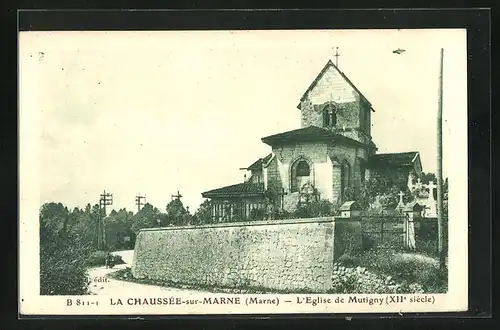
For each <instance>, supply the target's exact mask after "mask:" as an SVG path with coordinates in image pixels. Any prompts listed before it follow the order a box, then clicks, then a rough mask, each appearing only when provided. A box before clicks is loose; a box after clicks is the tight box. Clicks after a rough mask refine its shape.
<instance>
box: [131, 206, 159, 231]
mask: <svg viewBox="0 0 500 330" xmlns="http://www.w3.org/2000/svg"><path fill="white" fill-rule="evenodd" d="M158 220H160V222H161V220H162V216H161V213H160V210H159V209H157V208H156V207H154V206H153V205H151V204H149V203H146V205H144V206H143V207H142V209H140V210H139V212H137V213H136V214H135V215H134V216H133V217H132V225H131V230H132V231H133V232H134V233H137V232H138V231H139V230H140V229H143V228H154V227H158Z"/></svg>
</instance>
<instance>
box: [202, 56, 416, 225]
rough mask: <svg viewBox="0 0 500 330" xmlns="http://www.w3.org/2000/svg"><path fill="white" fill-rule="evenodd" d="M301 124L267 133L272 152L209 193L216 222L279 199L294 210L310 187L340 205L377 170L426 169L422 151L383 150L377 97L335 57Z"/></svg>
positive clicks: (309, 93)
mask: <svg viewBox="0 0 500 330" xmlns="http://www.w3.org/2000/svg"><path fill="white" fill-rule="evenodd" d="M297 108H298V110H299V111H300V115H301V127H300V128H298V129H295V130H291V131H287V132H282V133H279V134H274V135H271V136H267V137H263V138H262V142H263V143H265V144H267V145H268V146H269V147H270V148H271V151H270V153H269V154H268V155H266V156H265V157H263V158H259V159H258V160H256V161H255V162H254V163H252V164H251V165H249V166H248V167H246V168H244V169H246V170H248V171H249V172H250V175H249V177H248V179H247V180H245V182H243V183H239V184H235V185H231V186H227V187H222V188H218V189H213V190H210V191H206V192H204V193H202V196H203V197H204V198H210V199H211V200H212V216H213V217H214V219H215V221H229V220H231V221H238V220H247V219H250V218H252V215H253V214H256V213H259V212H265V211H266V210H265V208H266V207H268V206H269V205H272V206H273V207H275V208H281V209H285V210H287V211H289V209H290V208H293V207H294V206H295V205H296V203H297V202H298V198H299V195H300V193H301V191H302V190H303V189H312V190H313V191H314V193H315V194H316V195H317V197H318V198H319V199H326V200H329V201H331V202H333V203H334V204H337V205H340V203H342V202H343V196H344V193H345V192H346V189H348V188H349V189H351V190H352V191H354V192H356V191H359V189H360V188H361V187H362V185H363V183H364V182H365V181H366V180H368V179H369V178H370V176H371V175H384V174H383V173H384V172H386V171H402V172H403V173H404V174H405V175H406V176H407V177H408V182H409V183H410V182H411V181H412V180H413V178H414V177H416V176H418V175H419V174H420V173H421V171H422V166H421V162H420V156H419V153H418V152H406V153H395V154H377V153H376V151H377V147H376V145H375V143H374V142H373V141H372V136H371V126H372V125H371V116H372V113H374V112H375V110H374V109H373V107H372V105H371V103H370V102H369V101H368V99H367V98H366V97H365V96H364V95H363V94H362V93H361V91H359V90H358V88H356V86H355V85H354V84H353V83H352V82H351V81H350V80H349V78H348V77H347V76H346V75H345V74H344V73H343V72H342V71H340V70H339V68H338V67H337V66H336V65H335V64H333V62H332V61H328V62H327V63H326V65H325V66H324V67H323V69H322V70H321V72H320V73H319V74H318V76H317V77H316V79H314V81H313V82H312V83H311V85H310V86H309V88H308V89H307V90H306V91H305V92H304V94H303V95H302V97H301V99H300V102H299V104H298V106H297Z"/></svg>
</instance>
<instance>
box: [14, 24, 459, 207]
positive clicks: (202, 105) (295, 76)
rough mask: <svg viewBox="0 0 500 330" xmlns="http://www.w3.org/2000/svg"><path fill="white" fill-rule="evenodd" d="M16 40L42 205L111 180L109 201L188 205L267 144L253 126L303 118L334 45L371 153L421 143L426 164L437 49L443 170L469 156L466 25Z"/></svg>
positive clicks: (26, 155) (432, 164)
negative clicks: (354, 92)
mask: <svg viewBox="0 0 500 330" xmlns="http://www.w3.org/2000/svg"><path fill="white" fill-rule="evenodd" d="M19 45H20V46H19V59H20V66H19V75H20V95H19V98H20V144H21V147H20V148H21V149H20V150H21V153H20V157H21V158H20V163H21V168H22V169H24V170H21V181H22V180H23V179H24V181H25V182H30V186H31V187H34V189H36V190H37V195H36V196H37V198H39V201H40V204H42V203H45V202H51V201H55V202H62V203H63V204H65V205H67V206H68V207H70V208H73V207H75V206H78V207H83V206H84V205H86V204H87V203H91V204H96V203H98V200H99V194H101V193H102V192H103V191H104V190H106V191H107V192H110V193H112V194H113V206H112V208H114V209H120V208H123V207H125V208H127V209H128V210H136V209H137V206H135V202H134V201H135V196H136V195H137V194H139V193H140V194H141V195H146V201H147V202H149V203H151V204H153V205H154V206H156V207H158V208H159V209H161V210H163V211H164V210H165V206H166V204H167V203H168V202H169V201H170V200H171V195H172V194H175V193H176V192H177V191H180V193H181V195H182V196H183V197H182V201H183V203H184V204H185V205H187V206H189V207H190V210H191V211H194V210H196V208H197V207H198V206H199V204H200V203H201V202H202V201H203V198H202V197H201V193H202V192H203V191H207V190H210V189H215V188H219V187H222V186H225V185H230V184H235V183H240V182H243V175H244V174H245V172H244V171H242V170H240V168H242V167H246V166H248V165H250V164H251V163H253V162H254V161H255V160H257V159H258V158H260V157H264V156H266V155H267V154H268V153H269V152H270V151H271V150H270V147H269V146H267V145H266V144H264V143H262V142H261V140H260V139H261V138H262V137H265V136H268V135H272V134H276V133H280V132H284V131H288V130H292V129H296V128H300V112H299V110H298V109H297V108H296V106H297V104H298V102H299V99H300V97H301V96H302V94H303V92H304V91H305V90H306V89H307V87H308V86H309V85H310V83H311V82H312V80H313V79H314V78H315V77H316V75H317V74H318V73H319V72H320V70H321V69H322V68H323V66H324V65H325V64H326V62H327V61H328V60H329V59H332V60H334V57H333V54H334V53H335V47H339V53H340V56H339V59H338V61H339V62H338V64H339V68H340V70H342V71H343V72H344V73H345V74H346V75H347V76H348V77H349V78H350V80H351V81H352V82H353V83H354V84H355V85H356V86H357V87H358V89H360V90H361V91H362V93H363V94H364V95H365V96H366V97H367V98H368V100H369V101H370V102H371V103H372V105H373V108H374V109H375V112H374V113H372V125H373V126H372V137H373V140H374V142H375V143H376V145H377V147H378V148H379V150H378V152H379V153H385V152H404V151H419V152H420V154H421V159H422V165H423V170H424V172H435V171H436V154H437V153H436V141H437V135H436V127H437V119H436V118H437V117H436V116H437V109H438V77H439V59H440V57H439V56H440V48H444V70H443V73H444V75H443V81H444V90H443V153H444V154H443V155H444V163H443V166H444V168H443V170H444V176H450V182H452V179H451V177H452V176H453V172H452V171H453V169H454V163H455V162H454V161H452V160H456V159H457V157H458V159H461V158H463V157H464V156H465V157H466V156H467V153H466V150H467V145H466V136H465V134H466V130H467V126H466V125H467V123H466V113H467V89H466V88H467V72H466V61H467V58H466V56H467V55H466V34H465V30H342V31H339V30H337V31H334V30H307V31H306V30H302V31H210V32H209V31H197V32H194V31H185V32H181V31H176V32H21V33H20V41H19ZM398 48H401V49H405V50H406V51H405V52H404V53H402V54H400V55H397V54H394V53H392V51H393V50H395V49H398ZM465 162H466V161H465ZM23 164H25V165H24V167H23ZM23 171H24V172H23ZM23 173H24V175H23ZM21 198H22V196H21Z"/></svg>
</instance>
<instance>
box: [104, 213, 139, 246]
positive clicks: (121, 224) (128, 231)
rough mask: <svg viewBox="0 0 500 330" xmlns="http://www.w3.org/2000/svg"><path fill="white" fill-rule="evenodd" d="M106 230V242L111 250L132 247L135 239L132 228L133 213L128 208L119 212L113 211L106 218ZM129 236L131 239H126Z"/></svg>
mask: <svg viewBox="0 0 500 330" xmlns="http://www.w3.org/2000/svg"><path fill="white" fill-rule="evenodd" d="M104 223H105V230H106V244H107V246H108V248H109V249H110V250H121V249H128V248H132V247H133V244H134V241H135V234H134V232H133V230H132V225H133V213H132V212H128V211H127V210H126V209H121V210H119V211H118V212H116V211H115V210H113V211H111V213H110V214H109V216H108V217H107V218H106V219H104ZM125 237H129V238H130V241H125Z"/></svg>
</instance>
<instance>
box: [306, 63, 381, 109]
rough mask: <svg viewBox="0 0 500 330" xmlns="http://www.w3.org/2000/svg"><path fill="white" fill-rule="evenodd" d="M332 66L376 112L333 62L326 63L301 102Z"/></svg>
mask: <svg viewBox="0 0 500 330" xmlns="http://www.w3.org/2000/svg"><path fill="white" fill-rule="evenodd" d="M330 66H333V67H334V68H335V69H336V70H337V71H338V73H340V75H341V76H342V77H343V78H344V79H345V80H346V81H347V83H348V84H349V85H351V87H352V88H354V90H355V91H356V92H358V94H359V96H361V97H362V98H363V99H364V100H365V101H366V102H367V103H368V105H369V106H370V108H371V110H372V111H373V112H375V110H374V109H373V107H372V104H371V103H370V101H368V99H367V98H366V97H365V96H364V95H363V93H361V91H360V90H359V89H358V88H357V87H356V86H355V85H354V84H353V83H352V81H351V80H350V79H349V78H347V76H346V75H345V74H344V73H343V72H342V71H340V69H339V68H338V67H337V66H336V65H335V64H333V62H332V60H328V62H326V65H325V66H324V67H323V69H322V70H321V72H320V73H319V74H318V75H317V76H316V78H315V79H314V80H313V82H312V83H311V85H310V86H309V87H308V88H307V90H306V91H305V92H304V94H302V97H301V98H300V101H303V100H304V99H305V97H306V95H307V93H309V91H310V90H311V89H313V88H314V86H316V84H317V83H318V81H319V80H320V79H321V77H323V75H324V74H325V72H326V70H328V68H329V67H330ZM297 108H298V109H300V103H299V104H298V105H297Z"/></svg>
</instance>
